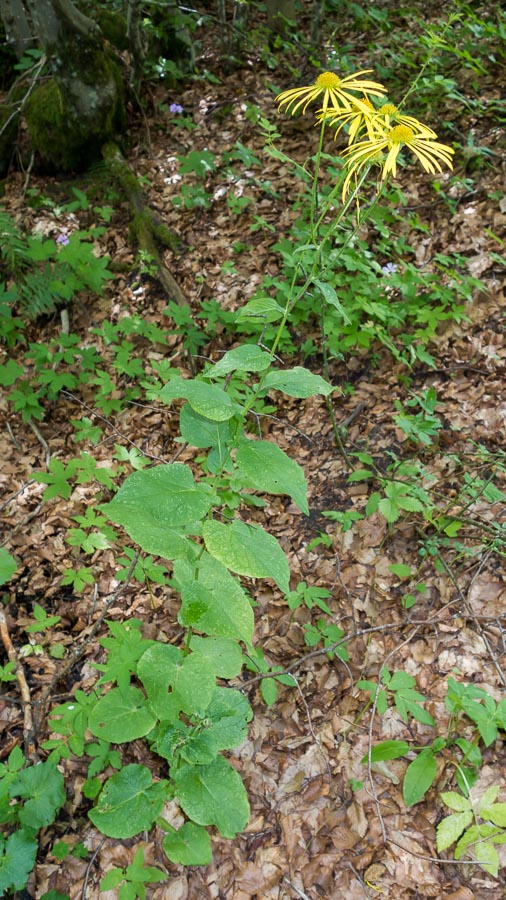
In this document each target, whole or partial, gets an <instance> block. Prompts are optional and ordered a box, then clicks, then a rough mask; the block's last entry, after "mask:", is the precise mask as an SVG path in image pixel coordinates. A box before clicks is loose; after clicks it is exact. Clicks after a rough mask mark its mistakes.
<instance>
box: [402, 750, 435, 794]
mask: <svg viewBox="0 0 506 900" xmlns="http://www.w3.org/2000/svg"><path fill="white" fill-rule="evenodd" d="M436 775H437V764H436V759H435V756H434V751H433V749H432V747H426V748H425V750H422V751H421V752H420V753H419V754H418V756H417V757H416V759H414V760H413V762H411V763H410V764H409V766H408V768H407V769H406V774H405V775H404V781H403V784H402V795H403V797H404V802H405V804H406V806H408V807H409V806H414V805H415V803H419V802H420V800H422V799H423V797H424V796H425V794H426V793H427V791H428V790H429V788H430V786H431V784H432V783H433V781H434V779H435V777H436Z"/></svg>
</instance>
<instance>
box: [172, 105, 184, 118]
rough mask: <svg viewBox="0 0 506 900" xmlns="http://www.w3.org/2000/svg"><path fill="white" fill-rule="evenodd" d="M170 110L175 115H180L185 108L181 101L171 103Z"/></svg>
mask: <svg viewBox="0 0 506 900" xmlns="http://www.w3.org/2000/svg"><path fill="white" fill-rule="evenodd" d="M169 112H170V113H172V115H173V116H179V115H180V114H181V113H182V112H184V109H183V107H182V106H180V104H179V103H171V104H170V106H169Z"/></svg>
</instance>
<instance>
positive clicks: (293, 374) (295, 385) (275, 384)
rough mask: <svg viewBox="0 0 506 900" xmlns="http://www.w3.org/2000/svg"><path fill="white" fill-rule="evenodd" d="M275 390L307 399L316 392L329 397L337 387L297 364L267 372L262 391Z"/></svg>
mask: <svg viewBox="0 0 506 900" xmlns="http://www.w3.org/2000/svg"><path fill="white" fill-rule="evenodd" d="M273 390H274V391H283V393H284V394H287V395H288V396H289V397H297V398H300V399H305V398H306V397H312V396H313V395H314V394H323V396H324V397H328V395H329V394H331V393H332V391H334V390H335V388H334V386H333V385H332V384H329V383H328V381H325V380H324V379H323V378H322V377H321V376H320V375H314V374H313V372H310V371H309V369H304V368H303V366H295V367H294V368H293V369H272V370H271V371H270V372H268V373H267V375H266V377H265V378H264V381H263V383H262V392H266V391H273Z"/></svg>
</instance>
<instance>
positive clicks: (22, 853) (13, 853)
mask: <svg viewBox="0 0 506 900" xmlns="http://www.w3.org/2000/svg"><path fill="white" fill-rule="evenodd" d="M37 849H38V844H37V841H36V840H35V838H34V837H33V831H31V830H30V829H27V830H26V831H25V829H24V828H20V829H18V830H17V831H15V832H14V834H11V836H10V837H9V838H8V840H7V841H6V842H4V838H2V837H1V836H0V896H1V897H3V896H4V894H5V893H6V891H8V890H10V889H14V890H19V891H20V890H22V889H23V888H24V887H25V885H26V883H27V881H28V876H29V874H30V872H31V871H32V869H33V867H34V865H35V858H36V856H37Z"/></svg>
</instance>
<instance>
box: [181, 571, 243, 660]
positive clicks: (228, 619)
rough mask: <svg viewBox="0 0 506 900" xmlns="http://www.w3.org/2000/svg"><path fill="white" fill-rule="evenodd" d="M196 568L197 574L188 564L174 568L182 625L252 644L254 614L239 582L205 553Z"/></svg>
mask: <svg viewBox="0 0 506 900" xmlns="http://www.w3.org/2000/svg"><path fill="white" fill-rule="evenodd" d="M196 565H197V566H198V568H197V570H195V565H190V564H189V563H187V562H186V561H185V560H176V562H175V564H174V577H175V579H176V580H177V582H178V583H179V585H180V589H181V600H182V606H181V612H180V614H179V616H178V619H179V622H180V623H181V625H185V626H189V625H191V626H192V627H193V628H194V629H195V630H196V631H202V632H203V633H204V634H209V635H214V636H216V637H226V638H235V639H236V640H238V641H244V643H246V644H251V642H252V640H253V627H254V616H253V610H252V608H251V601H250V599H249V597H248V595H247V594H246V593H245V592H244V591H243V589H242V587H241V585H240V584H239V582H238V581H237V579H236V578H233V577H232V575H231V574H230V572H229V571H228V569H227V568H226V567H225V566H224V565H223V564H222V563H220V562H219V561H218V560H217V559H215V558H214V557H213V556H210V555H209V553H203V554H202V556H201V557H200V559H199V560H198V563H197V564H196ZM196 571H197V573H198V575H197V576H196ZM197 579H198V580H197Z"/></svg>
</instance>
